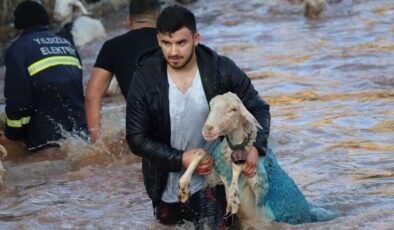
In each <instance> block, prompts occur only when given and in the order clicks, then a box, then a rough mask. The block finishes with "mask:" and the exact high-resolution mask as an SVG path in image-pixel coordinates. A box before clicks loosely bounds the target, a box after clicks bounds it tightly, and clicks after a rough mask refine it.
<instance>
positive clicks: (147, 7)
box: [129, 0, 160, 16]
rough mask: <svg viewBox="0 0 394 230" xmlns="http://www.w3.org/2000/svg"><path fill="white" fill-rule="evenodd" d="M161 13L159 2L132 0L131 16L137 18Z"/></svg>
mask: <svg viewBox="0 0 394 230" xmlns="http://www.w3.org/2000/svg"><path fill="white" fill-rule="evenodd" d="M156 11H160V1H159V0H130V4H129V15H130V16H136V15H140V14H146V13H155V12H156Z"/></svg>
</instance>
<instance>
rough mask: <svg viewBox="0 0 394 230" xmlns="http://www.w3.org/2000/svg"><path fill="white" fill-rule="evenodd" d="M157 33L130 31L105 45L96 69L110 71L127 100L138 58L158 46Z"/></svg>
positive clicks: (146, 28) (153, 29) (150, 30)
mask: <svg viewBox="0 0 394 230" xmlns="http://www.w3.org/2000/svg"><path fill="white" fill-rule="evenodd" d="M156 34H157V31H156V29H155V28H153V27H143V28H140V29H137V30H130V31H129V32H127V33H126V34H123V35H120V36H118V37H115V38H113V39H111V40H108V41H107V42H105V43H104V45H103V48H102V49H101V50H100V53H99V55H98V57H97V60H96V63H95V65H94V66H95V67H96V68H102V69H105V70H108V71H110V72H112V73H113V74H114V76H115V77H116V80H117V81H118V84H119V87H120V89H121V92H122V95H123V96H124V97H125V98H126V97H127V92H128V89H129V85H130V82H131V77H132V75H133V74H132V73H133V72H134V70H135V67H136V62H137V57H138V56H139V54H140V53H142V52H143V51H145V50H147V49H150V48H153V47H155V46H157V45H158V44H157V39H156Z"/></svg>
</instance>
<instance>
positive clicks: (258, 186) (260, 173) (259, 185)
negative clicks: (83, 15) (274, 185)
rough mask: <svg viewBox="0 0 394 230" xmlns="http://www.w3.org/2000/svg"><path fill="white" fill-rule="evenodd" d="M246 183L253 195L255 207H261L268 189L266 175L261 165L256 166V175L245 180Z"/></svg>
mask: <svg viewBox="0 0 394 230" xmlns="http://www.w3.org/2000/svg"><path fill="white" fill-rule="evenodd" d="M247 183H248V186H249V188H250V189H251V190H252V191H253V193H254V194H255V202H256V206H261V205H262V204H263V203H262V201H263V199H264V197H265V195H267V193H268V188H269V184H268V177H267V173H266V171H265V169H264V167H262V165H261V166H258V168H257V172H256V175H254V176H253V177H250V178H248V179H247Z"/></svg>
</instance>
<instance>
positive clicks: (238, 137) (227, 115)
mask: <svg viewBox="0 0 394 230" xmlns="http://www.w3.org/2000/svg"><path fill="white" fill-rule="evenodd" d="M209 106H210V112H209V115H208V118H207V120H206V122H205V125H204V128H203V131H202V135H203V137H204V138H205V140H207V141H213V140H216V139H217V138H219V136H225V138H223V140H222V142H221V144H220V145H219V146H218V147H217V148H216V149H215V150H214V152H213V153H210V154H212V158H213V160H214V172H213V173H211V175H209V176H208V179H207V181H208V184H207V186H209V185H216V184H220V183H222V184H223V185H224V186H225V189H226V196H227V214H230V213H231V214H237V215H238V217H239V220H240V222H241V224H246V225H249V224H253V223H256V222H258V223H269V222H271V221H278V222H284V223H290V224H299V223H305V222H314V221H326V220H330V219H333V218H335V217H336V216H337V214H336V213H335V212H332V211H329V210H325V209H323V208H318V207H313V206H310V205H309V204H308V202H307V200H306V199H305V197H304V195H303V194H302V192H301V191H300V190H299V188H298V187H297V185H296V184H295V183H294V181H293V180H292V179H291V178H290V177H289V176H288V175H287V173H286V172H285V171H284V170H283V169H282V168H281V167H280V165H279V164H278V161H277V160H276V158H275V155H274V154H273V152H272V150H271V149H270V148H269V147H268V148H267V154H266V155H265V156H260V157H259V162H258V168H257V172H256V175H255V176H253V177H251V178H248V177H246V176H245V175H243V174H242V173H241V169H242V167H243V166H242V165H243V163H244V162H245V159H246V154H247V149H248V148H250V147H251V146H252V145H253V142H254V141H255V140H256V133H257V130H258V129H261V126H260V125H259V123H258V122H257V120H256V119H255V118H254V116H253V115H252V114H251V113H250V112H249V111H248V110H247V109H246V107H245V106H244V105H243V104H242V101H241V100H240V99H239V98H238V96H237V95H236V94H234V93H231V92H228V93H225V94H222V95H218V96H216V97H214V98H212V100H211V101H210V103H209ZM239 143H241V144H239ZM207 154H208V153H207V152H206V151H199V152H197V153H195V154H194V155H193V160H192V162H191V163H190V165H189V167H188V168H187V169H186V171H185V173H184V174H183V175H182V177H181V178H180V179H179V190H178V197H179V200H180V201H181V202H183V203H184V202H186V201H187V200H188V198H189V196H190V190H189V183H190V178H191V175H192V174H193V172H194V170H195V168H196V167H197V166H198V164H199V162H200V161H201V160H202V159H204V157H205V156H207ZM215 177H216V178H215ZM217 177H219V178H217Z"/></svg>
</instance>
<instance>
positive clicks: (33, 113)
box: [4, 1, 87, 151]
mask: <svg viewBox="0 0 394 230" xmlns="http://www.w3.org/2000/svg"><path fill="white" fill-rule="evenodd" d="M32 7H33V8H34V9H38V12H41V13H42V15H45V14H44V11H45V8H43V7H42V6H41V5H39V4H38V3H35V2H33V1H26V2H23V3H22V4H20V5H18V7H17V9H16V10H15V12H14V14H15V27H16V28H17V29H22V30H23V32H22V33H21V35H20V37H19V38H18V39H17V40H16V41H15V42H14V43H13V44H12V45H11V46H10V48H9V49H8V51H7V54H6V76H5V85H4V96H5V98H6V114H7V124H6V128H5V135H6V137H7V138H8V139H11V140H23V141H24V142H25V144H26V145H27V148H28V150H30V151H37V150H40V149H43V148H47V147H51V146H57V144H56V141H58V140H59V139H61V138H62V137H63V132H65V131H81V132H85V133H86V131H87V125H86V118H85V112H84V95H83V88H82V70H81V68H82V66H81V62H80V58H79V55H78V53H77V51H76V49H75V48H74V47H73V46H72V45H71V44H70V43H69V42H68V41H67V40H66V39H64V38H61V37H59V36H57V35H55V34H53V33H52V32H51V31H49V29H48V26H47V20H43V21H42V23H29V22H27V23H26V22H24V21H23V20H25V21H26V20H30V21H31V20H33V21H34V19H32V18H29V16H31V17H34V16H35V15H34V10H32V9H31V8H32ZM40 7H42V8H40ZM26 11H30V12H31V13H28V14H27V15H24V14H26ZM45 13H46V11H45ZM29 14H31V15H29ZM21 17H22V18H24V17H26V18H24V19H23V20H22V22H18V20H19V18H21Z"/></svg>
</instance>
